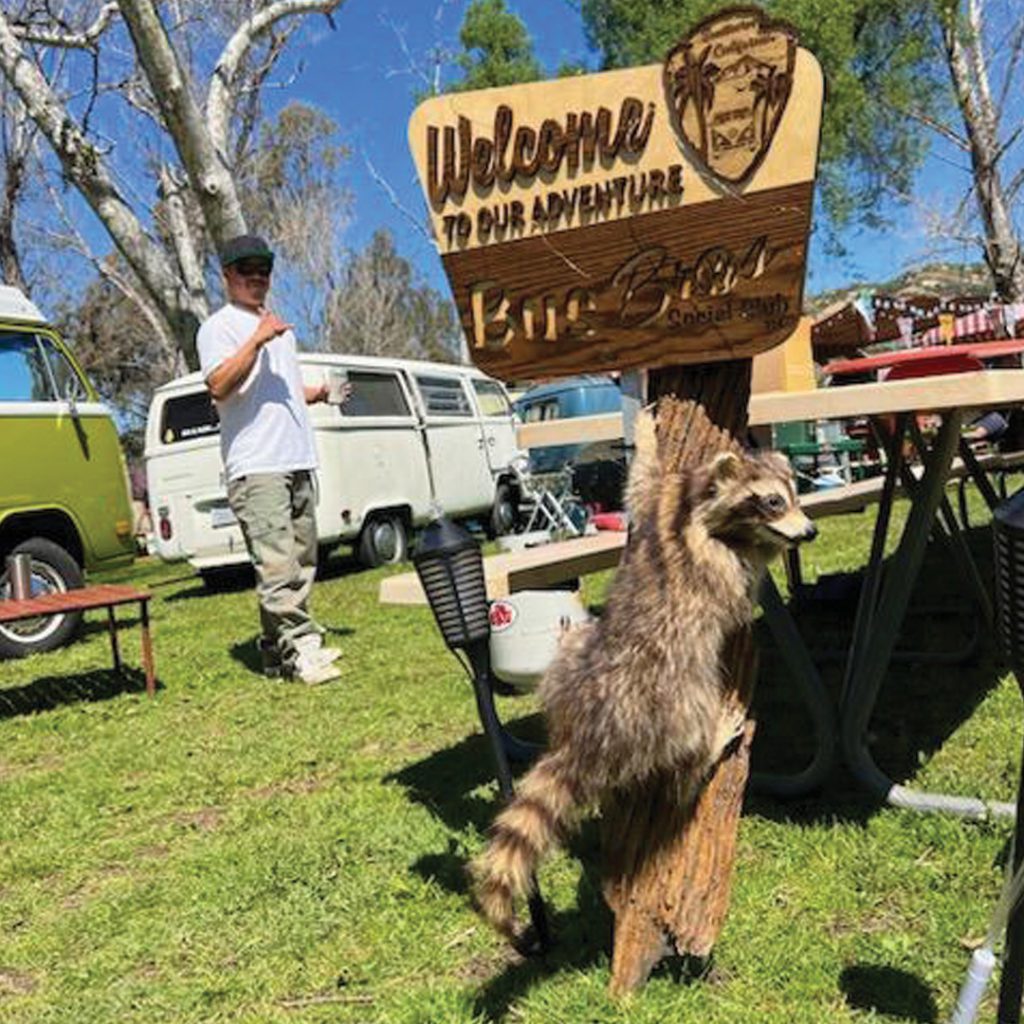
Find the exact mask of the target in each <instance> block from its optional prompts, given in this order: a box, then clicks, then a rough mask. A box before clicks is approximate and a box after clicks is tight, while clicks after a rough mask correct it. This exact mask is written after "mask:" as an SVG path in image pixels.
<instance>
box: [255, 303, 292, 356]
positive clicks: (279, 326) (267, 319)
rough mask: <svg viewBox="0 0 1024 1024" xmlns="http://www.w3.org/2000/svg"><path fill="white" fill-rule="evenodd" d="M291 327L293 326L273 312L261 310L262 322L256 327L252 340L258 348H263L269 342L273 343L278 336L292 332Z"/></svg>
mask: <svg viewBox="0 0 1024 1024" xmlns="http://www.w3.org/2000/svg"><path fill="white" fill-rule="evenodd" d="M291 327H292V325H291V324H289V323H286V322H285V321H284V320H282V319H281V318H280V317H279V316H278V315H277V314H276V313H274V312H273V311H272V310H269V309H261V310H260V322H259V323H258V324H257V325H256V330H255V332H254V333H253V336H252V340H253V341H254V342H255V344H256V347H257V348H263V346H264V345H266V344H267V342H270V341H273V340H274V339H275V338H276V337H278V335H281V334H284V332H285V331H288V330H291Z"/></svg>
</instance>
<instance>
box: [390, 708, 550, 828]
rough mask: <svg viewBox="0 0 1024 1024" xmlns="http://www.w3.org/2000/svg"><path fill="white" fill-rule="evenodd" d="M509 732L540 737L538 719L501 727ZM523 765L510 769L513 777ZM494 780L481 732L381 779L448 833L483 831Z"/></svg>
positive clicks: (527, 718) (491, 803)
mask: <svg viewBox="0 0 1024 1024" xmlns="http://www.w3.org/2000/svg"><path fill="white" fill-rule="evenodd" d="M507 725H508V729H509V732H511V733H512V734H513V735H515V736H517V737H521V738H523V739H530V740H537V739H539V738H541V737H542V735H543V724H542V721H541V716H540V715H528V716H525V717H521V718H517V719H514V720H512V721H511V722H508V723H507ZM526 767H528V766H526V765H517V764H515V763H513V764H512V772H513V774H514V775H515V774H519V773H521V772H522V771H523V770H525V768H526ZM494 779H495V774H494V762H493V760H492V756H491V748H490V744H489V743H488V741H487V737H486V736H485V735H484V734H483V732H478V733H474V734H473V735H472V736H467V737H466V738H465V739H463V740H460V741H459V742H458V743H456V744H454V745H453V746H450V747H445V748H444V749H443V750H436V751H434V752H433V753H432V754H430V755H429V756H428V757H426V758H424V759H423V760H421V761H415V762H413V763H412V764H409V765H406V766H405V767H404V768H401V769H400V770H399V771H397V772H394V773H392V774H390V775H388V776H386V777H385V779H384V781H385V782H397V783H398V784H399V785H401V786H403V787H404V788H405V790H406V793H407V794H408V796H409V799H410V800H413V801H414V802H416V803H418V804H422V805H423V806H424V807H426V808H428V809H429V810H430V811H431V813H432V814H434V815H435V816H436V817H438V818H439V819H440V820H441V821H443V822H444V823H445V825H447V826H448V827H449V828H450V829H452V830H453V831H461V830H463V829H465V828H466V827H468V826H472V827H474V828H476V829H477V830H478V831H480V832H483V831H485V830H486V828H487V826H488V825H489V824H490V821H491V818H492V817H493V815H494V807H495V803H494V797H493V796H492V795H490V793H489V791H486V790H484V787H486V786H488V785H489V784H490V783H492V782H493V781H494Z"/></svg>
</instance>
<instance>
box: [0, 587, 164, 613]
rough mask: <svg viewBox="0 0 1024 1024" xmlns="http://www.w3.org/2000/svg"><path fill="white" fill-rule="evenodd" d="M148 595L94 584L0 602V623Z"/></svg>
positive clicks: (135, 590) (143, 592)
mask: <svg viewBox="0 0 1024 1024" xmlns="http://www.w3.org/2000/svg"><path fill="white" fill-rule="evenodd" d="M151 596H152V595H151V594H150V593H149V592H148V591H146V590H139V589H138V588H137V587H133V586H129V585H126V584H118V583H98V584H96V585H94V586H91V587H80V588H78V589H76V590H68V591H64V592H61V593H55V594H40V595H39V597H29V598H25V599H24V600H21V601H10V600H8V601H0V622H15V621H17V620H18V619H31V618H35V617H36V616H37V615H55V614H57V613H59V612H71V611H86V610H88V609H90V608H106V607H108V606H110V605H118V604H129V603H130V602H132V601H148V600H149V599H150V597H151Z"/></svg>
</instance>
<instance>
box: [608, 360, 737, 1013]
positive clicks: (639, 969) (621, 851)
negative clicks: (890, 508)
mask: <svg viewBox="0 0 1024 1024" xmlns="http://www.w3.org/2000/svg"><path fill="white" fill-rule="evenodd" d="M750 367H751V364H750V360H749V359H747V360H738V361H735V362H729V363H717V364H714V365H711V366H698V367H688V368H682V367H671V368H669V369H665V370H657V371H651V375H650V394H649V397H650V398H651V399H654V398H660V399H661V401H660V402H659V404H658V436H659V450H660V452H661V453H662V458H663V459H665V460H666V462H667V464H666V470H667V471H672V470H678V469H681V468H683V467H688V466H695V465H699V464H701V463H705V462H707V461H708V459H709V458H710V457H712V456H713V455H714V454H715V453H716V452H719V451H722V450H724V449H726V448H729V447H730V446H734V445H736V444H737V442H738V441H740V440H742V439H743V435H744V433H745V429H746V420H747V404H748V402H749V398H750ZM753 685H754V649H753V639H752V633H751V629H750V627H749V626H748V627H746V628H744V629H743V630H741V631H740V632H739V633H737V634H736V635H734V636H733V637H731V638H730V640H729V642H728V643H727V645H726V650H725V653H724V655H723V689H724V692H725V699H726V700H727V701H731V702H734V703H735V704H737V705H739V706H741V707H743V708H747V707H749V705H750V698H751V695H752V692H753ZM753 732H754V727H753V723H752V722H748V723H747V728H746V731H745V733H744V736H743V738H742V739H741V741H740V742H739V743H738V744H734V745H733V746H732V747H730V748H729V750H728V751H727V752H726V754H725V755H724V757H723V758H722V760H721V761H720V762H719V764H718V766H717V768H716V769H715V772H714V775H713V776H712V778H711V780H710V781H709V782H708V784H707V786H706V787H705V789H704V791H703V792H702V793H701V795H700V797H699V799H698V800H697V803H696V805H695V806H694V807H693V808H692V809H690V810H689V811H681V810H680V809H679V808H678V806H676V804H675V802H674V799H673V796H672V794H673V792H674V787H672V786H671V784H670V783H669V782H668V780H665V781H659V782H657V783H655V784H652V785H649V786H647V787H644V788H642V789H641V790H639V791H637V792H632V793H630V794H628V795H627V796H624V797H620V798H618V799H616V800H610V801H608V802H607V803H606V804H605V805H604V807H603V808H602V832H603V836H604V844H603V845H604V849H605V851H606V853H605V867H604V892H605V898H606V900H607V902H608V904H609V906H610V907H611V909H612V911H613V913H614V914H615V949H614V954H613V959H612V979H611V991H612V992H613V993H623V992H628V991H631V990H632V989H635V988H637V987H639V986H640V985H642V984H643V983H644V982H645V981H646V979H647V977H648V975H649V974H650V972H651V969H652V968H653V967H654V965H655V964H656V963H657V962H658V961H659V960H660V959H661V958H662V957H663V956H665V955H666V954H668V953H672V952H675V953H677V954H679V955H692V956H699V957H705V956H707V955H708V954H709V953H710V952H711V949H712V947H713V946H714V944H715V941H716V939H717V937H718V934H719V931H720V930H721V927H722V924H723V922H724V920H725V914H726V911H727V909H728V905H729V894H730V888H731V879H732V865H733V860H734V857H735V852H736V830H737V826H738V822H739V814H740V809H741V806H742V803H743V793H744V789H745V787H746V781H747V776H748V774H749V765H750V744H751V742H752V740H753Z"/></svg>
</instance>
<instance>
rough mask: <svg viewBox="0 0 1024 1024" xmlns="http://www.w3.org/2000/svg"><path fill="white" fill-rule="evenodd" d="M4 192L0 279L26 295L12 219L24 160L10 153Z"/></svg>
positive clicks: (0, 210) (0, 215) (0, 213)
mask: <svg viewBox="0 0 1024 1024" xmlns="http://www.w3.org/2000/svg"><path fill="white" fill-rule="evenodd" d="M5 171H6V174H5V180H4V194H3V199H2V201H0V281H2V282H3V283H4V284H9V285H13V286H14V287H15V288H20V289H21V291H23V292H24V293H25V294H26V295H28V293H29V289H28V283H27V282H26V280H25V275H24V273H23V272H22V269H21V258H20V257H19V255H18V243H17V239H16V238H15V236H14V219H15V216H16V215H17V212H18V193H19V192H20V191H21V186H22V185H23V184H24V181H25V160H24V157H22V156H14V155H11V156H10V157H9V158H8V160H7V164H6V167H5Z"/></svg>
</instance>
